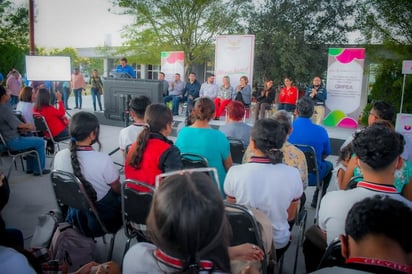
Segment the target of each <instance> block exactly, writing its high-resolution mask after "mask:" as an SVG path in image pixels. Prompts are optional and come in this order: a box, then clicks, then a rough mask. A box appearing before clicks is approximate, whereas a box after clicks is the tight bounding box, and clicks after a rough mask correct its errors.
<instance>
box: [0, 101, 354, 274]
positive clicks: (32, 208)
mask: <svg viewBox="0 0 412 274" xmlns="http://www.w3.org/2000/svg"><path fill="white" fill-rule="evenodd" d="M69 105H70V106H71V107H72V106H73V105H74V102H73V97H71V98H70V100H69ZM83 110H85V111H92V110H93V108H92V104H91V98H90V96H84V98H83ZM70 113H72V114H73V113H74V110H71V111H70ZM176 120H177V121H182V120H183V117H176ZM213 123H214V125H216V126H218V125H219V124H221V123H223V121H213ZM120 129H121V127H115V126H109V125H102V126H101V133H100V134H101V135H100V140H101V142H102V144H103V147H102V150H103V151H104V152H107V153H109V152H110V151H112V150H113V149H115V148H116V147H117V142H118V141H117V138H118V133H119V131H120ZM327 130H328V132H329V135H330V137H332V138H336V139H339V140H343V139H345V138H346V137H347V136H348V135H349V134H351V132H352V131H351V130H342V129H333V128H328V129H327ZM112 157H113V160H114V161H115V162H121V161H122V156H121V154H120V153H119V152H117V153H116V154H114V155H113V156H112ZM328 159H329V160H331V161H332V162H336V156H330V157H329V158H328ZM9 163H10V161H9V159H7V158H4V157H3V158H1V162H0V169H1V170H3V171H7V168H8V166H9ZM49 164H50V159H47V162H46V165H47V166H48V165H49ZM333 184H334V182H331V185H333ZM10 186H11V196H10V201H9V203H8V204H7V206H6V207H5V209H4V210H3V213H2V214H3V217H4V219H5V220H6V223H7V224H8V226H12V227H17V228H19V229H21V230H22V231H23V234H24V237H25V242H26V246H27V247H28V246H29V244H30V240H31V237H32V235H33V231H34V227H35V224H36V221H37V216H39V215H41V214H43V213H45V212H47V211H49V210H50V209H55V208H57V205H56V201H55V197H54V194H53V190H52V187H51V183H50V177H49V176H48V175H44V176H41V177H34V176H32V175H27V174H25V173H24V172H23V171H22V169H21V167H20V164H18V169H17V170H15V169H14V168H13V171H12V174H11V178H10ZM313 191H314V189H313V187H309V188H308V189H307V190H306V195H307V197H308V199H307V205H306V208H308V212H309V216H308V219H307V227H308V226H309V225H311V224H312V223H313V219H314V214H315V211H314V210H313V209H311V208H310V206H309V203H310V201H311V197H312V194H313ZM296 232H297V231H296V228H294V230H293V236H294V239H295V241H293V244H292V245H291V246H290V247H289V249H288V251H287V252H286V254H285V260H284V267H283V273H292V270H293V262H294V256H295V248H296V235H297V233H296ZM124 243H125V237H124V233H123V231H122V230H121V231H119V232H118V233H117V237H116V242H115V251H114V257H113V259H114V260H115V261H118V262H120V261H121V258H122V254H123V247H124ZM99 247H100V253H101V257H102V258H104V257H105V255H103V254H104V252H105V246H104V245H103V243H102V242H101V240H99ZM297 269H298V271H297V273H304V262H303V256H302V254H301V250H300V255H299V260H298V268H297Z"/></svg>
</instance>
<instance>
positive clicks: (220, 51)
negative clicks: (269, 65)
mask: <svg viewBox="0 0 412 274" xmlns="http://www.w3.org/2000/svg"><path fill="white" fill-rule="evenodd" d="M254 58H255V36H254V35H219V36H217V37H216V49H215V75H216V83H217V84H218V85H221V84H222V79H223V76H225V75H228V76H229V77H230V83H231V85H232V86H233V87H235V86H237V85H238V84H239V79H240V77H241V76H243V75H245V76H247V77H248V79H249V85H251V86H252V83H253V62H254Z"/></svg>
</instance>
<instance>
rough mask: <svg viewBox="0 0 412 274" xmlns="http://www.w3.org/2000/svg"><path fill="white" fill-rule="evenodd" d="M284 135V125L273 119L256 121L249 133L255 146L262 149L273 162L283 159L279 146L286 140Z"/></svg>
mask: <svg viewBox="0 0 412 274" xmlns="http://www.w3.org/2000/svg"><path fill="white" fill-rule="evenodd" d="M286 135H287V133H286V130H285V127H284V126H283V125H282V124H281V123H279V122H278V121H276V120H273V119H262V120H258V121H256V123H255V125H254V126H253V128H252V133H251V137H252V140H253V141H254V142H255V146H256V148H257V149H259V150H260V151H262V152H263V153H264V154H265V155H266V157H268V158H269V159H270V160H271V162H272V163H274V164H279V163H281V162H282V161H283V152H282V151H281V148H282V146H283V143H284V142H285V140H286Z"/></svg>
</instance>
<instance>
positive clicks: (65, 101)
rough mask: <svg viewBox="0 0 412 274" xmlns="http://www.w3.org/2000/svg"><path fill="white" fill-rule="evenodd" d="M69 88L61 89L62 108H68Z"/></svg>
mask: <svg viewBox="0 0 412 274" xmlns="http://www.w3.org/2000/svg"><path fill="white" fill-rule="evenodd" d="M69 97H70V88H63V104H64V108H65V109H68V108H69Z"/></svg>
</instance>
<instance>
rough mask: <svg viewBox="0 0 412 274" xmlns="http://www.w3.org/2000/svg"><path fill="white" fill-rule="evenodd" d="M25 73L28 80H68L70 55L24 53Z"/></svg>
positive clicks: (69, 78) (69, 75)
mask: <svg viewBox="0 0 412 274" xmlns="http://www.w3.org/2000/svg"><path fill="white" fill-rule="evenodd" d="M26 73H27V80H29V81H70V80H71V66H70V57H68V56H31V55H26Z"/></svg>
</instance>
